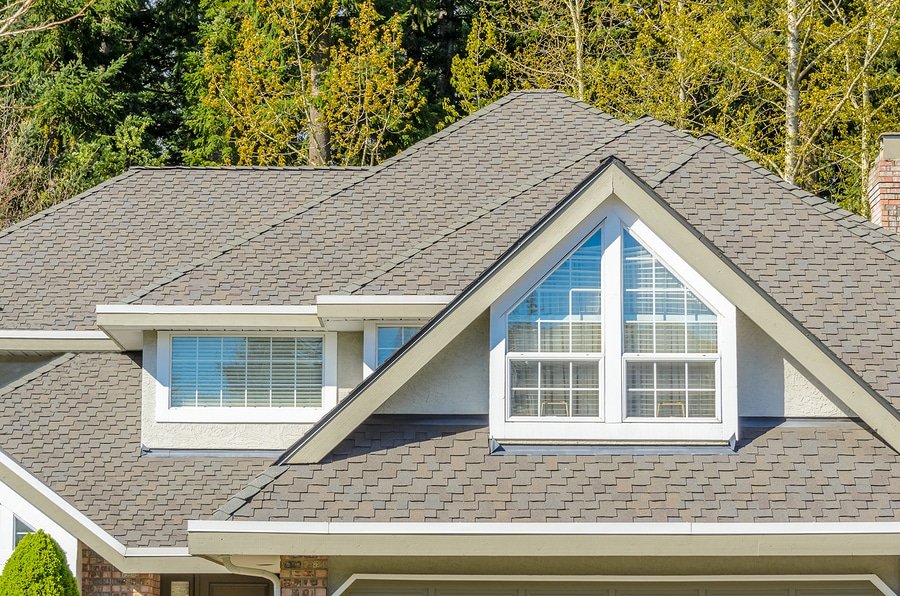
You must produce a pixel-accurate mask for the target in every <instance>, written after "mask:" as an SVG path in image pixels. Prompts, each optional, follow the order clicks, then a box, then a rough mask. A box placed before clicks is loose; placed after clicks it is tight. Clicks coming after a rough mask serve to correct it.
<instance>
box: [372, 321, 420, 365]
mask: <svg viewBox="0 0 900 596" xmlns="http://www.w3.org/2000/svg"><path fill="white" fill-rule="evenodd" d="M419 329H420V327H379V328H378V354H377V358H376V363H375V365H376V366H381V365H382V364H384V361H385V360H387V359H388V358H390V357H391V356H392V355H393V354H394V352H396V351H397V350H399V349H400V348H402V347H403V346H404V345H405V344H406V342H408V341H409V340H410V339H412V337H413V336H414V335H415V334H416V333H418V332H419Z"/></svg>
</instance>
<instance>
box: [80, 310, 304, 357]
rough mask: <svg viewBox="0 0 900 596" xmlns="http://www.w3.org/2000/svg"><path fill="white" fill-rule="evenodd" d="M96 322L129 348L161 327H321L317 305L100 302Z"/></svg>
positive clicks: (262, 328) (172, 328) (138, 345)
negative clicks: (148, 333)
mask: <svg viewBox="0 0 900 596" xmlns="http://www.w3.org/2000/svg"><path fill="white" fill-rule="evenodd" d="M96 312H97V325H98V326H99V327H100V328H101V329H103V330H104V331H105V332H106V333H107V334H108V335H109V336H110V337H111V338H113V339H114V340H115V341H116V342H117V343H118V344H120V345H121V346H122V347H123V348H125V349H127V350H140V349H141V348H142V347H143V332H144V331H158V330H187V329H193V330H206V329H223V330H228V329H261V330H279V331H286V330H295V329H296V330H301V329H302V330H320V329H322V322H321V320H320V319H319V317H318V315H317V314H316V307H315V306H244V305H225V306H219V305H199V306H182V305H175V306H172V305H165V306H155V305H144V304H98V305H97V307H96Z"/></svg>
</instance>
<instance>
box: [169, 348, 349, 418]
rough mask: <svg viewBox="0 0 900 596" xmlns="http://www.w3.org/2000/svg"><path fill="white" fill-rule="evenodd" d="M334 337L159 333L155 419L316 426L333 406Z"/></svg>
mask: <svg viewBox="0 0 900 596" xmlns="http://www.w3.org/2000/svg"><path fill="white" fill-rule="evenodd" d="M333 335H334V334H327V333H326V334H322V333H320V334H306V335H303V334H222V333H205V332H204V333H200V332H197V333H189V332H186V333H160V334H159V343H160V346H159V347H160V349H159V351H158V360H159V362H158V368H159V373H160V374H159V377H160V381H161V382H160V384H159V392H160V395H159V396H158V400H157V403H158V407H157V419H162V420H178V421H237V420H240V421H251V420H252V421H272V422H282V421H299V420H301V419H304V420H305V419H306V418H309V419H311V420H312V419H314V418H315V416H316V415H318V414H320V413H321V411H322V410H323V409H324V408H327V407H330V406H332V405H334V404H333V401H334V400H333V397H334V395H335V391H333V389H334V387H333V384H334V378H333V377H334V374H333V371H331V370H330V369H331V368H333V366H334V354H333V352H334V351H335V346H334V344H335V343H336V342H335V340H334V338H333V337H332V336H333Z"/></svg>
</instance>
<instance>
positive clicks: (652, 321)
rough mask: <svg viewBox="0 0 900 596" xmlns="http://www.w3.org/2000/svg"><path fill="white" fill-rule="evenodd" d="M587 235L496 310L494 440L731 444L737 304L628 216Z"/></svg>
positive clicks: (610, 216) (615, 212)
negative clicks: (728, 442) (726, 298)
mask: <svg viewBox="0 0 900 596" xmlns="http://www.w3.org/2000/svg"><path fill="white" fill-rule="evenodd" d="M581 234H582V235H581V236H580V237H579V236H576V237H574V238H571V239H568V240H566V241H565V242H563V243H562V245H568V249H567V250H560V251H559V252H557V253H554V254H551V255H547V256H546V257H545V259H544V261H543V262H542V264H540V265H538V266H537V267H536V268H535V271H531V272H529V273H528V274H526V275H525V276H524V277H523V278H522V280H520V282H519V283H518V284H517V285H515V286H514V287H513V288H511V289H510V291H509V292H508V293H507V295H505V296H504V297H502V298H501V299H500V300H499V301H498V302H497V303H496V304H495V305H494V307H493V308H492V310H491V346H492V347H491V392H492V395H491V432H492V434H493V436H494V437H495V438H497V439H505V440H519V439H521V440H541V441H566V442H567V441H582V440H587V441H601V442H602V441H612V442H622V441H627V442H640V443H644V442H657V441H663V442H692V441H701V442H705V441H716V442H718V441H727V440H730V439H731V438H732V436H733V435H734V434H735V433H736V431H737V405H736V401H737V396H736V383H735V376H736V375H735V373H734V370H735V364H734V358H735V354H734V352H735V350H734V319H735V313H734V307H733V306H732V305H731V304H729V303H728V302H727V301H726V300H725V299H724V297H722V295H721V294H720V293H719V292H717V291H716V290H715V289H714V288H713V287H712V286H711V285H710V284H709V283H708V282H706V281H705V280H704V279H703V277H702V276H700V275H699V274H698V273H697V272H696V271H694V270H693V269H692V268H691V267H690V266H688V265H687V263H686V262H685V261H684V260H683V259H681V258H680V257H679V255H677V254H676V253H675V252H674V251H672V250H671V249H669V247H668V246H666V245H665V244H664V243H663V242H662V241H661V240H660V239H659V238H658V237H657V236H656V235H655V234H654V233H653V232H652V231H651V230H650V229H649V228H648V227H647V226H646V225H644V224H643V223H642V222H640V221H639V220H637V219H636V218H635V217H634V215H633V214H632V213H631V212H629V211H627V210H625V209H615V208H610V209H609V210H608V211H607V213H606V214H605V217H604V219H603V220H602V222H601V223H600V224H599V225H597V227H595V228H593V229H589V228H588V229H586V230H585V231H583V232H581ZM560 248H562V246H561V247H560ZM555 255H558V256H556V259H555V260H552V259H553V257H554V256H555ZM543 263H546V264H543Z"/></svg>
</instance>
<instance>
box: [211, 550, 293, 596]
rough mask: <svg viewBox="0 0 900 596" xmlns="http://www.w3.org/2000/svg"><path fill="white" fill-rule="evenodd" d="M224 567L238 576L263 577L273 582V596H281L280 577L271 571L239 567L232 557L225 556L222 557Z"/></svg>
mask: <svg viewBox="0 0 900 596" xmlns="http://www.w3.org/2000/svg"><path fill="white" fill-rule="evenodd" d="M222 566H223V567H225V569H227V570H228V571H230V572H231V573H234V574H237V575H252V576H253V577H262V578H265V579H267V580H269V581H270V582H272V588H273V592H272V596H281V578H280V577H278V575H277V574H275V573H272V572H271V571H266V570H265V569H252V568H250V567H238V566H237V565H235V564H234V563H232V562H231V556H230V555H225V556H223V557H222Z"/></svg>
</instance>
